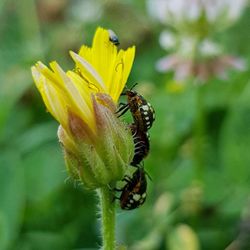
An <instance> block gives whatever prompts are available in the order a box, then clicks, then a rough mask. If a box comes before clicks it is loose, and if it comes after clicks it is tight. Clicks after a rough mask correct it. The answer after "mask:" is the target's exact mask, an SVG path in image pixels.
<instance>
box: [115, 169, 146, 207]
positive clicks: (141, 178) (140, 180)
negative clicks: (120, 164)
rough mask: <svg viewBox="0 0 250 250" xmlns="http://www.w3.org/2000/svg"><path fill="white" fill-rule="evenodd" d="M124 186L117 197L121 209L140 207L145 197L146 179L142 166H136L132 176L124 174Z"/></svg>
mask: <svg viewBox="0 0 250 250" xmlns="http://www.w3.org/2000/svg"><path fill="white" fill-rule="evenodd" d="M124 181H126V184H125V186H124V187H123V188H122V190H121V191H122V193H121V196H120V198H119V200H120V206H121V209H124V210H132V209H135V208H138V207H140V206H141V205H142V204H143V203H144V202H145V200H146V197H147V192H146V191H147V179H146V173H145V171H144V169H143V168H141V167H138V168H137V170H136V171H135V172H134V174H133V176H132V178H130V177H128V176H125V177H124Z"/></svg>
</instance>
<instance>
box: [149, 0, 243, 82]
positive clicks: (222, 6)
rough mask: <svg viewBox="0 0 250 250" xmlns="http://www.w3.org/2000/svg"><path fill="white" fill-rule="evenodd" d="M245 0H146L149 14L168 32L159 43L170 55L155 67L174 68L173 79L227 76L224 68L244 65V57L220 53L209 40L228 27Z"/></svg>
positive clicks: (236, 17)
mask: <svg viewBox="0 0 250 250" xmlns="http://www.w3.org/2000/svg"><path fill="white" fill-rule="evenodd" d="M247 3H248V2H247V0H237V1H235V0H147V7H148V11H149V13H150V14H151V15H152V16H153V17H154V18H156V19H158V20H159V21H160V22H161V23H163V24H165V25H166V26H167V27H171V31H168V30H166V29H165V30H164V31H163V32H162V33H161V34H160V38H159V42H160V45H161V47H162V48H163V49H165V50H167V51H171V53H172V54H171V55H169V56H166V57H164V58H162V59H160V60H159V61H158V62H157V64H156V68H157V70H159V71H161V72H165V71H170V70H173V71H175V79H176V80H184V79H186V78H187V77H189V76H197V77H198V78H200V79H202V80H206V79H208V78H209V77H210V76H214V75H216V76H218V77H220V78H226V72H225V71H226V69H227V68H229V67H231V68H235V69H237V70H244V69H245V68H246V66H245V62H244V60H242V59H240V58H238V57H234V56H230V55H225V54H223V53H224V51H223V48H222V47H221V46H220V45H219V44H217V43H215V42H214V41H212V40H211V37H212V35H213V34H214V33H216V32H218V31H221V30H223V29H225V28H228V27H229V26H230V25H232V24H233V23H234V22H235V21H236V20H237V19H238V18H239V17H240V15H241V14H242V12H243V9H244V7H246V5H247Z"/></svg>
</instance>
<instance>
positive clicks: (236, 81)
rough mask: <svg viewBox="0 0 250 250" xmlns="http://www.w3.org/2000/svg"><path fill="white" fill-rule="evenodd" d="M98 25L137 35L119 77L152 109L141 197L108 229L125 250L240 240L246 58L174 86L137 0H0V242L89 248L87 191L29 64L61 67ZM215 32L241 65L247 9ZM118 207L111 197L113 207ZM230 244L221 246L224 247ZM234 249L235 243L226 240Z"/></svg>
mask: <svg viewBox="0 0 250 250" xmlns="http://www.w3.org/2000/svg"><path fill="white" fill-rule="evenodd" d="M97 26H102V27H105V28H111V29H112V30H114V31H115V32H116V33H117V35H118V36H119V40H120V42H121V48H126V47H127V46H130V45H133V44H135V45H136V49H137V52H136V58H135V62H134V66H133V69H132V72H131V75H130V78H129V81H128V86H131V85H132V84H133V83H135V82H138V83H139V85H138V88H137V89H138V91H139V92H140V93H142V94H143V95H144V96H145V97H146V98H147V99H148V100H150V102H151V103H152V105H153V106H154V108H155V110H156V121H155V123H154V125H153V127H152V129H151V130H150V137H151V151H150V155H149V156H148V158H147V159H146V160H145V162H144V164H145V168H146V169H147V172H148V173H149V175H150V176H151V177H152V181H149V187H148V198H147V201H146V203H145V204H144V205H143V206H142V207H141V208H139V209H136V210H134V211H121V210H120V209H119V208H118V215H117V239H118V242H119V243H120V244H124V245H126V246H127V247H128V249H134V250H160V249H169V250H198V249H202V250H210V249H211V250H220V249H226V247H227V246H229V245H230V244H231V243H232V242H233V243H232V244H233V246H234V247H235V248H228V249H230V250H231V249H235V250H237V249H246V250H247V249H248V250H249V249H250V244H249V242H250V236H249V235H250V164H249V163H250V153H249V152H250V82H249V76H250V74H249V73H250V71H249V68H248V69H247V70H245V71H242V72H239V71H235V70H229V71H228V78H227V79H224V80H219V79H217V78H216V77H213V78H210V79H209V80H207V81H206V82H205V84H203V85H199V84H198V85H197V84H193V81H188V82H186V83H185V84H184V83H183V84H182V85H178V84H176V83H175V82H174V81H173V73H171V72H170V73H166V74H162V73H158V72H157V71H156V69H155V62H156V61H157V59H159V58H160V57H162V56H164V55H166V52H165V51H164V50H163V49H162V48H161V47H160V46H159V41H158V39H159V34H160V32H161V31H162V29H163V25H162V24H159V23H157V22H156V21H155V20H153V19H152V18H151V17H150V16H149V14H148V11H147V9H146V3H145V1H132V0H131V1H129V0H126V1H115V0H113V1H98V0H95V1H80V0H74V1H69V0H51V1H50V0H37V1H34V0H19V1H14V0H0V250H7V249H8V250H57V249H58V250H59V249H60V250H70V249H75V250H76V249H78V250H80V249H97V248H98V247H99V246H100V243H101V242H100V233H99V221H98V220H97V217H98V216H97V215H96V211H97V204H96V202H97V198H96V195H95V193H94V192H90V191H87V190H85V189H84V187H82V186H79V185H75V183H74V182H72V181H70V180H68V179H67V173H66V172H65V167H64V162H63V156H62V152H61V150H60V146H59V143H58V141H57V136H56V132H57V126H58V124H57V123H56V122H55V121H54V120H53V118H52V117H51V116H50V114H48V113H47V112H46V110H45V107H44V104H43V103H42V100H41V98H40V95H39V93H38V91H37V90H36V89H35V86H34V84H33V81H32V78H31V74H30V67H31V65H32V64H34V63H35V62H36V61H38V60H41V61H43V62H44V63H46V64H48V63H49V62H50V61H52V60H57V62H58V63H59V64H60V65H62V67H63V68H64V69H67V68H72V67H73V63H72V61H71V60H70V58H69V54H68V50H70V49H72V50H75V51H77V50H78V48H79V47H80V45H81V44H83V43H86V44H89V45H91V40H92V37H93V35H94V31H95V29H96V27H97ZM214 39H215V40H216V41H218V42H219V43H220V45H221V46H223V49H224V50H225V51H227V52H230V53H231V54H233V55H237V56H240V57H242V58H244V59H245V60H246V65H249V63H250V10H249V7H248V8H247V9H245V10H244V13H243V15H242V17H241V18H240V20H239V21H238V22H237V23H235V24H234V25H233V26H231V27H230V28H229V29H227V30H226V31H224V32H221V33H217V34H216V35H215V36H214ZM117 207H118V205H117ZM232 244H231V246H232ZM237 247H238V248H237Z"/></svg>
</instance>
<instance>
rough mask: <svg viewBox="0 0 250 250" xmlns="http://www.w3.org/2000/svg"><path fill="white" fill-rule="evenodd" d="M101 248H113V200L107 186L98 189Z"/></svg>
mask: <svg viewBox="0 0 250 250" xmlns="http://www.w3.org/2000/svg"><path fill="white" fill-rule="evenodd" d="M99 197H100V210H101V223H102V244H103V248H102V249H103V250H115V202H114V201H113V194H112V192H111V191H110V189H109V188H108V187H103V188H100V189H99Z"/></svg>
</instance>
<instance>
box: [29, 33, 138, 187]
mask: <svg viewBox="0 0 250 250" xmlns="http://www.w3.org/2000/svg"><path fill="white" fill-rule="evenodd" d="M134 54H135V47H131V48H128V49H127V50H119V51H118V49H117V47H116V46H115V45H114V44H113V43H112V42H110V41H109V32H108V31H107V30H105V29H103V28H98V29H97V30H96V33H95V36H94V39H93V44H92V47H91V48H90V47H87V46H85V45H83V46H82V47H81V49H80V51H79V53H78V54H77V53H74V52H73V51H70V55H71V57H72V59H73V60H74V62H75V65H76V66H75V69H73V70H68V71H67V72H64V71H63V69H62V68H61V67H60V66H59V65H58V64H57V63H56V62H51V63H50V68H51V69H49V68H48V67H46V66H45V65H44V64H43V63H41V62H37V63H36V65H35V66H33V67H32V75H33V78H34V81H35V83H36V86H37V88H38V90H39V92H40V94H41V96H42V98H43V101H44V103H45V106H46V108H47V110H48V111H49V112H50V113H51V114H52V116H53V117H54V118H55V119H56V120H57V121H58V122H59V123H60V126H59V130H58V136H59V140H60V142H61V143H62V145H63V147H64V152H65V160H66V163H67V167H68V170H69V172H70V174H71V175H72V176H73V177H74V178H76V179H79V178H80V179H81V180H82V181H83V182H84V183H85V184H86V186H87V187H89V188H96V187H99V186H102V185H107V184H110V183H111V182H112V181H116V180H119V179H121V178H122V176H123V174H124V171H125V168H126V166H127V165H128V164H129V162H130V160H131V157H132V154H133V140H132V136H131V133H130V131H128V129H127V127H126V126H125V125H124V124H123V123H122V122H121V121H120V120H119V119H118V118H117V117H116V115H115V111H116V107H117V102H118V99H119V97H120V94H121V92H122V90H123V88H124V86H125V84H126V82H127V79H128V76H129V73H130V71H131V67H132V64H133V60H134Z"/></svg>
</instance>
